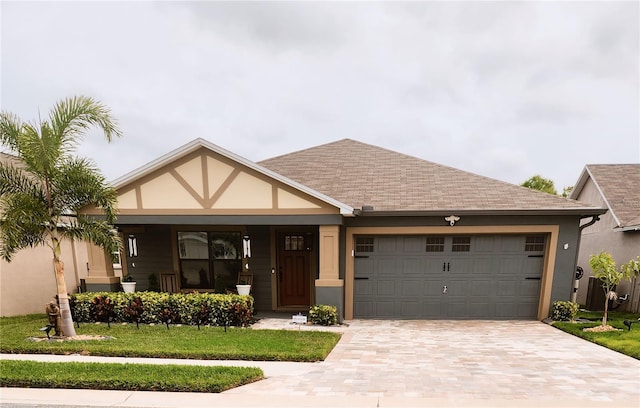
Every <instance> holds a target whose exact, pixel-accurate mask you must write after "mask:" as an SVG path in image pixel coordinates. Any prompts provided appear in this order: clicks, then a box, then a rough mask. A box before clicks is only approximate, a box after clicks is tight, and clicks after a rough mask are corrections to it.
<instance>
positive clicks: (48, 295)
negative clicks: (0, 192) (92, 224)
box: [0, 241, 87, 323]
mask: <svg viewBox="0 0 640 408" xmlns="http://www.w3.org/2000/svg"><path fill="white" fill-rule="evenodd" d="M86 248H87V246H86V244H85V243H77V242H76V243H73V244H72V243H70V242H69V241H65V242H63V244H62V261H63V262H64V264H65V282H66V284H67V291H68V292H69V293H75V292H77V290H78V285H79V282H80V279H83V278H85V277H86V276H87V249H86ZM74 255H75V260H74ZM0 294H1V296H0V315H2V316H18V315H24V314H31V313H44V307H45V304H47V303H49V302H50V301H52V300H54V296H55V295H56V280H55V274H54V272H53V259H52V254H51V249H49V247H46V246H39V247H35V248H28V249H23V250H22V251H20V252H18V253H17V254H16V255H15V256H14V259H13V260H12V261H11V263H7V262H5V261H0ZM43 323H44V322H43Z"/></svg>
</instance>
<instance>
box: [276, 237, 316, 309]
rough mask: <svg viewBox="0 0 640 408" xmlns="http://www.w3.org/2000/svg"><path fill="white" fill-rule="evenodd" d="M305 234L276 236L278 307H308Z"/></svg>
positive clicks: (308, 290) (308, 266)
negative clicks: (278, 287)
mask: <svg viewBox="0 0 640 408" xmlns="http://www.w3.org/2000/svg"><path fill="white" fill-rule="evenodd" d="M306 238H307V234H305V233H297V232H294V233H290V232H283V233H279V234H278V275H279V277H278V283H279V286H280V306H309V302H310V296H309V292H310V285H311V280H310V279H311V276H310V265H309V261H310V256H309V248H308V246H307V243H306V241H305V239H306Z"/></svg>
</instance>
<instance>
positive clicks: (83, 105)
mask: <svg viewBox="0 0 640 408" xmlns="http://www.w3.org/2000/svg"><path fill="white" fill-rule="evenodd" d="M49 119H50V122H51V128H52V134H53V135H55V136H56V137H58V138H59V142H60V149H61V150H62V151H63V152H65V153H70V152H72V151H75V148H76V146H77V144H78V142H79V141H81V140H82V135H83V131H85V130H86V129H88V128H89V127H90V126H97V127H99V128H101V129H102V131H103V132H104V135H105V137H106V139H107V140H108V141H111V140H112V139H113V137H120V136H121V132H120V130H119V129H118V124H117V121H116V120H115V118H113V117H112V116H111V111H110V110H109V108H107V107H106V106H105V105H103V104H101V103H100V102H98V101H96V100H94V99H93V98H89V97H86V96H76V97H72V98H67V99H63V100H62V101H60V102H58V103H57V104H56V105H55V107H54V108H53V110H52V111H51V115H50V118H49Z"/></svg>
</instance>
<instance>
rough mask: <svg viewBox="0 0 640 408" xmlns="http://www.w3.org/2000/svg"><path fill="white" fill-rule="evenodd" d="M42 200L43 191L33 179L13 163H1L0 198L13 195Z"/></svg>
mask: <svg viewBox="0 0 640 408" xmlns="http://www.w3.org/2000/svg"><path fill="white" fill-rule="evenodd" d="M18 192H19V193H22V194H27V195H30V196H32V197H34V198H35V197H40V198H42V189H41V188H40V184H39V183H37V182H36V181H35V180H34V179H33V177H29V174H27V173H26V172H25V171H24V170H23V169H21V168H20V167H16V166H14V165H12V164H11V163H4V162H0V197H3V196H6V195H7V194H13V193H18Z"/></svg>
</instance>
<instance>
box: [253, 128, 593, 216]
mask: <svg viewBox="0 0 640 408" xmlns="http://www.w3.org/2000/svg"><path fill="white" fill-rule="evenodd" d="M258 164H259V165H261V166H264V167H266V168H267V169H269V170H272V171H274V172H276V173H279V174H282V175H283V176H285V177H288V178H290V179H292V180H295V181H297V182H298V183H301V184H304V185H306V186H308V187H310V188H312V189H314V190H316V191H319V192H321V193H323V194H326V195H328V196H330V197H333V198H335V199H336V200H339V201H341V202H343V203H345V204H347V205H350V206H352V207H354V208H362V206H364V205H367V206H373V207H374V210H375V211H456V210H457V211H460V210H465V211H467V210H469V211H473V210H478V211H487V210H496V211H499V210H509V211H511V210H571V209H574V210H576V209H586V210H587V211H589V210H597V207H594V206H591V205H589V204H585V203H581V202H578V201H575V200H570V199H567V198H564V197H560V196H554V195H551V194H547V193H543V192H539V191H534V190H530V189H528V188H525V187H520V186H516V185H513V184H509V183H506V182H503V181H499V180H495V179H491V178H488V177H483V176H479V175H477V174H473V173H469V172H465V171H462V170H458V169H455V168H452V167H447V166H443V165H440V164H436V163H432V162H429V161H426V160H422V159H419V158H416V157H412V156H408V155H405V154H402V153H398V152H394V151H391V150H387V149H384V148H381V147H377V146H373V145H369V144H365V143H361V142H357V141H354V140H351V139H343V140H340V141H336V142H333V143H328V144H324V145H320V146H316V147H312V148H309V149H305V150H301V151H298V152H293V153H289V154H285V155H282V156H278V157H274V158H271V159H267V160H264V161H261V162H259V163H258Z"/></svg>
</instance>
